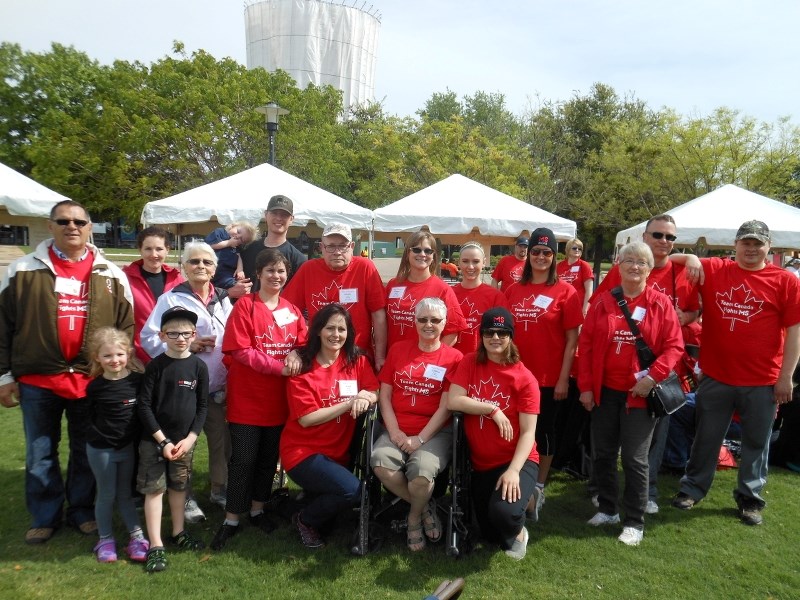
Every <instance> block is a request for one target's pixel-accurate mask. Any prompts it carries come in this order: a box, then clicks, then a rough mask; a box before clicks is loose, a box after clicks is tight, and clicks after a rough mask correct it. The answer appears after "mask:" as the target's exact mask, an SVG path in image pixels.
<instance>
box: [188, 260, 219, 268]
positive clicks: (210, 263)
mask: <svg viewBox="0 0 800 600" xmlns="http://www.w3.org/2000/svg"><path fill="white" fill-rule="evenodd" d="M186 263H187V264H190V265H192V266H193V267H196V266H197V265H199V264H200V263H203V265H205V266H206V267H213V266H214V261H213V260H211V259H210V258H190V259H189V260H187V261H186Z"/></svg>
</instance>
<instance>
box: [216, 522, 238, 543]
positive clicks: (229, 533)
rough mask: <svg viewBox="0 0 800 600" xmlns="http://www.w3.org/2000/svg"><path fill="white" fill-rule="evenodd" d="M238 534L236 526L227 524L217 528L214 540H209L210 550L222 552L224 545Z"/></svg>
mask: <svg viewBox="0 0 800 600" xmlns="http://www.w3.org/2000/svg"><path fill="white" fill-rule="evenodd" d="M237 533H239V526H238V525H229V524H228V523H223V524H222V525H220V526H219V529H218V530H217V534H216V535H215V536H214V539H213V540H211V549H212V550H222V549H223V548H224V547H225V544H226V543H227V542H228V540H229V539H231V538H232V537H233V536H235V535H236V534H237Z"/></svg>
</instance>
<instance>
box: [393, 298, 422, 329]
mask: <svg viewBox="0 0 800 600" xmlns="http://www.w3.org/2000/svg"><path fill="white" fill-rule="evenodd" d="M404 302H407V303H408V304H409V306H408V309H403V308H401V306H402V304H403V303H404ZM416 305H417V300H416V299H415V298H413V297H412V296H411V295H410V294H406V295H405V296H403V297H402V298H398V299H396V300H395V301H394V302H389V305H388V307H387V309H389V308H390V309H391V310H388V311H387V312H388V314H389V315H390V316H391V318H392V322H393V323H394V324H395V325H399V326H400V335H403V334H404V333H405V330H406V327H413V326H414V307H415V306H416Z"/></svg>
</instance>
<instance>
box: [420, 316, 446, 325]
mask: <svg viewBox="0 0 800 600" xmlns="http://www.w3.org/2000/svg"><path fill="white" fill-rule="evenodd" d="M442 321H444V319H439V318H437V317H417V323H422V324H423V325H427V324H428V323H433V324H434V325H438V324H439V323H441V322H442Z"/></svg>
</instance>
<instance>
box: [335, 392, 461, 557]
mask: <svg viewBox="0 0 800 600" xmlns="http://www.w3.org/2000/svg"><path fill="white" fill-rule="evenodd" d="M382 431H383V428H382V426H381V424H380V421H379V419H378V407H377V405H376V406H374V407H372V408H371V409H370V410H369V411H368V413H367V418H366V423H365V427H364V431H363V438H362V441H361V448H360V451H359V453H358V459H357V460H356V462H355V465H354V472H355V474H356V476H357V477H358V478H359V479H360V480H361V482H362V485H361V499H360V503H359V507H358V509H357V510H358V513H359V514H358V525H357V528H356V531H355V532H354V534H353V539H352V543H351V545H350V551H351V553H352V554H354V555H356V556H366V555H367V554H369V553H371V552H377V551H379V550H380V549H381V547H382V546H383V543H384V541H385V540H386V536H387V535H388V532H389V531H392V532H395V533H399V532H403V531H405V530H406V527H407V524H406V519H405V513H406V507H407V504H405V502H403V501H402V500H401V499H400V498H397V497H395V496H391V497H389V498H387V500H386V501H385V502H383V498H382V492H381V482H380V480H379V479H378V477H377V476H376V475H375V473H374V472H373V471H372V468H371V467H370V457H371V456H372V449H373V447H374V444H375V441H376V440H377V439H378V437H379V436H380V434H381V432H382ZM466 448H467V444H466V439H465V438H464V433H463V415H461V414H460V413H456V415H454V419H453V458H452V460H451V462H450V467H449V469H448V470H447V471H445V472H444V473H443V474H442V475H441V476H440V477H437V480H436V483H435V484H434V497H435V498H440V499H439V500H438V501H437V503H436V506H437V510H439V511H442V513H443V514H444V516H445V518H444V519H443V520H442V527H443V528H445V531H446V537H445V540H446V544H445V552H446V554H447V555H448V556H453V557H458V556H461V555H463V554H464V553H466V552H468V551H470V550H471V549H472V547H473V546H474V543H475V540H476V539H477V528H476V527H475V526H474V525H472V523H471V515H472V505H471V500H470V496H469V468H470V467H469V456H468V452H467V450H466ZM445 475H446V478H445ZM448 487H449V488H450V492H451V493H450V497H449V499H448V498H446V497H444V495H445V492H446V490H447V488H448ZM437 492H438V493H437ZM443 533H444V532H443Z"/></svg>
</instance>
